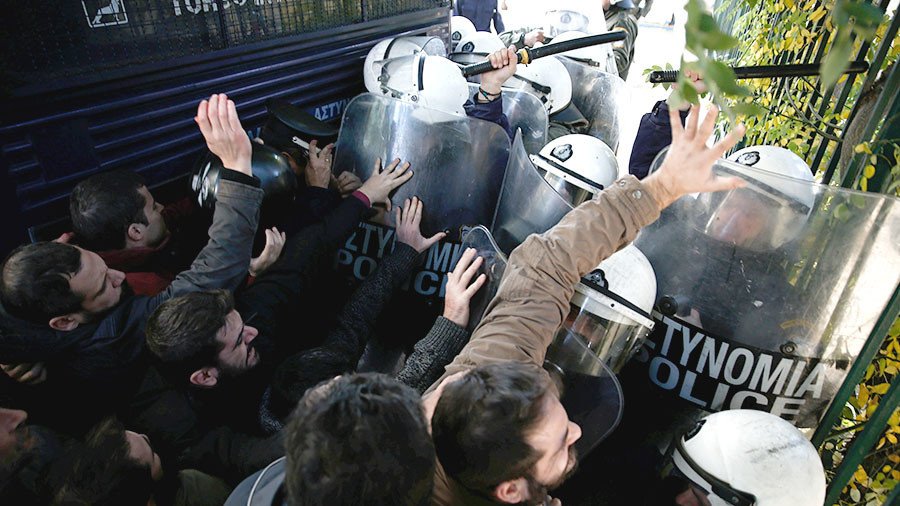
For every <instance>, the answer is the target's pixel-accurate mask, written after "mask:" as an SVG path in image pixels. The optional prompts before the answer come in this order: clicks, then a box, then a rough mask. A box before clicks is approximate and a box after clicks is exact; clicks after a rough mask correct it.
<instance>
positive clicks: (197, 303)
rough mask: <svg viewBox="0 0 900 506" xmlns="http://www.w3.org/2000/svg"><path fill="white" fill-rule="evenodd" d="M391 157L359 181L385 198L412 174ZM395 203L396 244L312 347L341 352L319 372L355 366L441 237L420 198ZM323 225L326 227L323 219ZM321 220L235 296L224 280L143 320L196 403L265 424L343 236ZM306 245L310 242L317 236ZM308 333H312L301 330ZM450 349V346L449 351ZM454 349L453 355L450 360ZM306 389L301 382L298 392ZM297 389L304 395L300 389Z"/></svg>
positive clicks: (241, 422) (239, 422) (233, 422)
mask: <svg viewBox="0 0 900 506" xmlns="http://www.w3.org/2000/svg"><path fill="white" fill-rule="evenodd" d="M398 165H399V160H395V161H394V162H393V163H392V164H391V165H388V167H387V168H386V169H385V170H384V171H383V172H381V173H377V171H376V174H375V175H374V176H373V177H371V178H370V179H369V180H368V181H366V183H365V184H363V186H362V187H361V188H360V191H361V192H363V193H364V194H366V195H370V196H371V198H372V200H373V201H382V200H384V199H385V198H387V194H388V192H389V191H391V190H392V189H393V188H395V187H396V186H399V185H400V184H402V183H403V182H405V181H407V180H408V179H409V178H408V177H407V175H408V173H405V171H406V168H407V167H408V166H409V164H404V165H402V166H399V168H398ZM405 204H406V205H405V206H404V209H403V210H402V211H400V210H399V209H398V211H397V215H396V216H397V229H396V230H397V231H396V236H397V244H396V245H395V248H394V251H393V252H392V253H391V254H390V255H388V256H387V257H386V259H385V261H384V262H383V263H382V264H381V265H379V266H378V268H377V269H376V270H375V272H373V273H372V274H371V275H370V276H369V277H368V278H367V279H366V280H365V281H364V282H363V283H362V284H361V285H360V287H359V288H358V289H357V290H356V291H355V292H354V294H353V295H352V296H351V298H350V300H349V301H348V302H347V304H346V305H345V306H344V308H343V310H342V312H341V314H340V316H339V318H338V321H337V327H336V328H334V329H333V330H332V331H331V332H330V333H329V336H328V337H327V338H326V341H325V343H323V344H322V346H321V347H319V348H317V349H315V350H317V351H321V352H326V351H327V352H328V353H327V357H328V358H332V359H333V358H335V357H337V358H338V359H339V360H337V361H336V362H337V363H336V364H331V363H329V365H333V366H335V367H337V370H334V371H330V370H327V369H326V370H325V371H326V372H324V373H323V374H322V376H321V377H319V378H316V380H315V381H314V382H313V384H315V383H317V382H318V381H321V380H324V379H327V378H329V377H333V376H335V375H336V374H341V373H344V372H347V371H348V370H353V369H354V368H355V365H356V363H357V362H358V361H359V358H360V357H361V355H362V352H363V350H364V348H365V346H366V343H367V341H368V337H369V335H370V334H371V332H372V329H373V327H374V325H375V320H376V318H377V317H378V315H379V314H380V313H381V309H382V308H383V307H384V305H385V304H386V303H387V302H388V301H389V300H390V297H391V295H392V294H393V292H394V291H395V290H396V289H397V288H399V287H400V285H401V284H402V283H403V282H404V281H405V280H406V278H407V277H408V276H409V274H410V272H411V270H412V268H413V267H414V266H415V264H416V263H417V260H418V258H419V256H420V254H421V253H422V252H424V251H426V250H427V249H428V248H429V247H430V246H431V245H432V244H434V243H436V242H437V241H438V240H440V239H441V238H443V237H444V236H445V234H444V233H443V232H442V233H438V234H436V235H434V236H432V237H430V238H425V237H423V236H422V235H421V232H420V231H419V223H420V221H421V217H422V205H421V202H420V201H419V200H418V199H417V198H413V199H412V200H411V201H410V200H407V201H406V203H405ZM321 226H323V227H324V228H326V229H327V228H328V224H327V222H325V223H323V224H322V225H321ZM321 235H322V233H321V231H320V230H319V229H318V228H317V227H310V228H307V229H304V230H301V231H300V232H298V234H297V235H296V236H295V237H292V238H291V239H290V240H288V242H287V244H286V245H285V249H284V253H283V255H282V258H281V259H280V260H279V261H278V262H276V263H275V265H273V266H272V269H271V270H270V272H269V273H267V274H266V275H264V276H262V277H260V278H259V279H258V280H257V281H256V282H255V283H254V284H253V285H252V286H251V287H250V288H248V289H247V290H245V291H243V292H242V293H240V294H239V295H238V297H236V298H233V297H232V296H231V294H230V293H228V292H224V291H221V290H218V291H208V292H197V293H192V294H188V295H185V296H183V297H178V298H175V299H172V300H170V301H168V302H166V303H165V304H163V305H161V306H160V307H159V309H157V310H156V312H154V314H153V315H152V316H151V317H150V320H149V322H148V325H147V346H148V348H149V349H150V351H151V352H153V354H154V355H155V356H156V357H157V358H158V359H159V362H160V365H159V369H160V371H162V372H163V374H164V375H165V376H166V377H167V378H168V380H169V381H170V382H171V383H172V385H173V386H174V387H175V388H176V389H179V390H180V391H181V392H182V394H183V395H185V396H187V397H189V398H190V399H191V400H192V404H193V405H195V406H197V411H198V414H199V416H200V417H201V418H204V419H206V420H214V421H216V422H217V423H224V424H226V425H228V426H230V427H233V428H237V429H239V430H242V431H245V432H252V431H259V408H260V404H261V401H262V396H263V393H264V392H265V390H266V387H267V386H268V385H269V383H270V382H271V379H272V376H273V372H274V370H275V369H276V368H277V367H278V366H279V365H280V364H281V363H282V362H283V361H284V360H285V358H287V357H291V356H294V355H295V354H298V353H300V352H301V351H302V350H304V349H307V350H308V349H309V348H311V347H312V344H315V343H309V342H308V337H307V336H304V335H303V332H302V330H301V331H299V332H298V329H300V328H302V327H300V325H299V322H298V321H297V320H296V315H297V314H298V311H299V309H300V308H301V307H302V306H303V305H305V304H308V303H309V302H310V300H311V299H312V298H313V297H315V294H317V292H318V290H316V287H315V286H313V283H311V282H310V280H311V279H312V278H313V276H314V274H315V273H316V272H317V271H318V270H320V269H322V268H325V267H327V265H328V264H329V263H330V262H331V261H332V259H333V253H334V251H335V250H336V248H337V246H338V244H337V242H335V241H331V242H329V241H321V240H319V239H317V237H320V236H321ZM317 241H318V244H319V245H318V246H317V247H316V248H312V249H311V248H308V247H306V246H308V245H309V244H317ZM305 338H306V339H305ZM305 355H306V357H307V358H305V359H304V360H305V361H307V362H309V366H308V369H310V370H319V369H320V368H321V367H322V362H323V361H324V360H325V357H324V356H323V355H326V354H325V353H305ZM451 357H452V356H451ZM451 357H447V358H446V359H445V361H444V363H446V362H447V361H449V360H450V358H451ZM300 395H302V392H300ZM297 397H298V398H299V395H298V396H297Z"/></svg>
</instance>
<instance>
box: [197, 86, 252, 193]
mask: <svg viewBox="0 0 900 506" xmlns="http://www.w3.org/2000/svg"><path fill="white" fill-rule="evenodd" d="M194 121H196V122H197V126H199V127H200V132H201V133H202V134H203V138H204V139H206V146H207V147H208V148H209V150H210V151H212V153H213V154H214V155H216V156H218V157H219V158H220V159H221V160H222V164H223V165H224V166H225V167H226V168H229V169H231V170H236V171H238V172H241V173H244V174H246V175H248V176H252V175H253V172H252V171H251V170H250V157H251V155H252V148H251V146H250V137H248V136H247V132H245V131H244V127H243V126H241V120H240V119H238V115H237V109H236V108H235V106H234V102H232V101H231V100H228V97H227V96H226V95H225V94H224V93H221V94H218V95H213V96H211V97H209V100H201V101H200V105H199V106H197V116H196V117H195V118H194Z"/></svg>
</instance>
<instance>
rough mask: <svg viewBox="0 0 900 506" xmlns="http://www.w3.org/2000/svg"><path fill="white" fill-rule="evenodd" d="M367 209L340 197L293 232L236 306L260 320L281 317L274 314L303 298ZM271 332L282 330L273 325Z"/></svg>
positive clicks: (353, 201) (358, 202) (353, 199)
mask: <svg viewBox="0 0 900 506" xmlns="http://www.w3.org/2000/svg"><path fill="white" fill-rule="evenodd" d="M367 210H368V207H366V205H365V204H363V203H362V202H361V201H360V200H359V199H356V198H347V199H343V200H342V201H341V202H340V203H339V204H338V206H337V207H336V208H335V209H334V210H333V211H332V212H331V213H329V214H328V215H326V216H325V217H324V218H323V219H322V220H321V221H319V222H317V223H314V224H312V225H309V226H307V227H305V228H303V229H302V230H300V231H299V232H297V233H296V234H294V236H293V237H291V238H290V239H288V241H287V242H286V243H285V245H284V249H283V250H282V252H281V256H280V257H279V258H278V260H277V261H276V262H275V263H274V264H272V266H271V267H269V269H268V270H266V272H265V273H264V274H263V275H261V276H260V277H258V278H256V280H255V281H254V282H253V284H252V285H251V286H250V287H249V288H247V289H246V290H245V291H244V292H243V294H242V295H241V296H240V297H239V299H238V303H239V310H240V311H241V312H244V311H246V312H247V314H254V313H255V314H256V316H257V317H258V318H259V319H260V320H259V321H260V323H262V322H278V321H283V319H281V318H279V317H278V316H279V315H283V314H285V311H290V308H291V307H293V306H292V304H297V303H302V301H303V300H306V298H304V292H306V291H307V290H308V289H309V288H310V286H311V285H312V284H313V281H314V280H316V279H317V276H318V275H319V273H321V272H323V271H324V270H325V269H327V268H328V266H329V264H330V262H331V261H332V260H333V259H334V252H335V251H336V250H337V248H338V246H340V244H341V242H343V241H345V240H346V239H347V237H349V236H350V234H351V233H353V231H354V230H356V228H357V226H358V224H359V221H360V219H361V218H362V217H363V215H364V213H365V212H366V211H367ZM307 298H308V296H307ZM273 325H274V323H273ZM272 332H273V334H274V335H283V334H284V333H283V332H280V331H279V330H278V329H275V328H273V329H272Z"/></svg>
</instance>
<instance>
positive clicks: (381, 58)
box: [363, 35, 447, 93]
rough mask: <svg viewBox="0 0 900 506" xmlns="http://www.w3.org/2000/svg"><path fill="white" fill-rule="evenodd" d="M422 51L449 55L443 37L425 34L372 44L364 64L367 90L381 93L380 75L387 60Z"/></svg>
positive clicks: (364, 78) (364, 80)
mask: <svg viewBox="0 0 900 506" xmlns="http://www.w3.org/2000/svg"><path fill="white" fill-rule="evenodd" d="M420 51H423V52H425V54H430V55H435V56H447V49H446V48H445V47H444V43H443V42H442V41H441V39H439V38H437V37H428V36H425V35H418V36H409V37H394V38H392V39H384V40H382V41H381V42H379V43H378V44H375V45H374V46H372V49H370V50H369V54H367V55H366V61H365V63H364V64H363V82H364V83H365V85H366V90H368V91H370V92H372V93H381V85H380V84H379V82H378V77H379V76H380V75H381V72H382V68H383V66H384V63H385V62H386V61H388V60H390V59H392V58H399V57H402V56H412V55H414V54H416V53H418V52H420Z"/></svg>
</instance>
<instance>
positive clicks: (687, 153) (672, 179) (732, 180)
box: [644, 105, 744, 209]
mask: <svg viewBox="0 0 900 506" xmlns="http://www.w3.org/2000/svg"><path fill="white" fill-rule="evenodd" d="M718 113H719V109H718V108H717V107H716V106H714V105H713V106H711V107H710V108H709V112H707V113H706V117H704V118H703V121H700V116H701V112H700V108H699V107H697V106H693V107H691V112H690V113H688V117H687V122H686V123H685V125H684V126H683V127H682V126H681V118H680V117H679V115H678V110H677V109H674V108H671V109H669V120H670V121H671V123H672V145H671V146H669V152H668V153H667V154H666V158H665V160H663V163H662V166H661V167H660V168H659V170H657V171H655V172H654V173H652V174H650V175H649V176H648V177H647V178H646V179H644V185H645V186H646V187H647V189H648V190H650V192H651V193H652V194H653V196H654V197H655V198H656V201H657V202H658V203H659V206H660V209H665V208H666V207H668V206H669V204H671V203H672V202H674V201H675V200H677V199H678V198H679V197H681V196H682V195H687V194H689V193H702V192H715V191H722V190H731V189H734V188H739V187H741V186H743V185H744V181H743V180H742V179H740V178H738V177H722V176H717V175H715V174H714V173H713V171H712V166H713V164H714V163H715V162H716V160H718V159H719V158H721V157H722V155H724V154H725V152H726V151H728V150H729V149H731V148H732V147H733V146H734V145H735V144H737V142H738V141H739V140H740V139H741V137H743V136H744V126H743V125H738V126H737V128H735V129H734V130H732V131H731V132H730V133H729V134H728V135H727V136H726V137H725V138H724V139H722V140H720V141H719V142H717V143H715V144H714V145H713V146H712V147H708V146H707V145H706V140H707V139H709V137H710V136H711V135H712V132H713V128H714V127H715V126H716V115H717V114H718Z"/></svg>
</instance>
